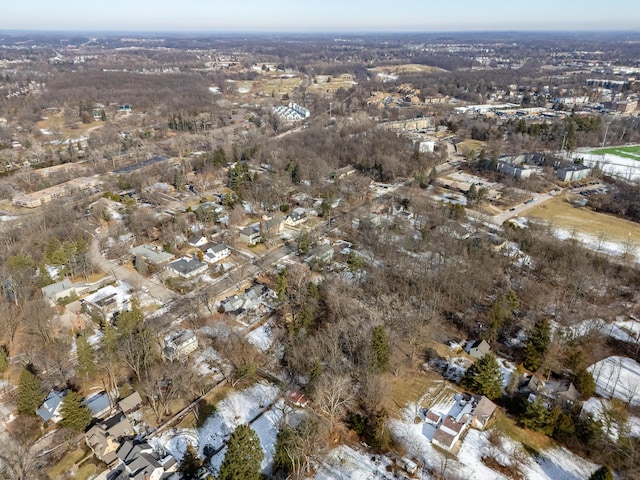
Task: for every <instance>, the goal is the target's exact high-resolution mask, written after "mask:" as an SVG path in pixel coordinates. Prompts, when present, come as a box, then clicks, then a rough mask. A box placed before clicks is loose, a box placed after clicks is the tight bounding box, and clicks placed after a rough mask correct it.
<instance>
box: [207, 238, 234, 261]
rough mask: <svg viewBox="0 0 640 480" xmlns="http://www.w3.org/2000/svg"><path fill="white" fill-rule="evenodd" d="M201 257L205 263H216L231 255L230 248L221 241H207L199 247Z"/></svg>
mask: <svg viewBox="0 0 640 480" xmlns="http://www.w3.org/2000/svg"><path fill="white" fill-rule="evenodd" d="M200 251H201V252H202V259H203V260H204V261H205V262H207V263H216V262H219V261H221V260H224V259H225V258H227V257H228V256H229V255H231V249H230V248H229V247H228V246H226V245H225V244H223V243H219V244H214V243H207V244H205V245H203V246H202V247H201V248H200Z"/></svg>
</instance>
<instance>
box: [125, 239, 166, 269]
mask: <svg viewBox="0 0 640 480" xmlns="http://www.w3.org/2000/svg"><path fill="white" fill-rule="evenodd" d="M129 253H131V255H133V256H136V257H142V258H143V259H144V260H145V261H146V262H148V263H151V264H153V265H164V264H165V263H168V262H170V261H171V260H173V259H174V258H175V255H174V254H172V253H169V252H165V251H164V250H162V249H161V248H160V247H157V246H155V245H151V244H149V243H143V244H142V245H138V246H137V247H134V248H132V249H131V250H129Z"/></svg>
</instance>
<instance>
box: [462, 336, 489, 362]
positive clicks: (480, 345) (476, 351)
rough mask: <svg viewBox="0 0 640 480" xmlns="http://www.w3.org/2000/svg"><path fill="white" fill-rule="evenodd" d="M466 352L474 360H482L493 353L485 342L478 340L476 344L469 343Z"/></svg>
mask: <svg viewBox="0 0 640 480" xmlns="http://www.w3.org/2000/svg"><path fill="white" fill-rule="evenodd" d="M464 351H465V352H467V353H468V354H469V355H470V356H472V357H473V358H477V359H480V358H482V357H484V356H485V355H486V354H487V353H489V352H490V351H491V347H490V346H489V344H488V343H487V342H485V341H484V340H476V341H475V342H468V343H467V346H466V347H465V349H464Z"/></svg>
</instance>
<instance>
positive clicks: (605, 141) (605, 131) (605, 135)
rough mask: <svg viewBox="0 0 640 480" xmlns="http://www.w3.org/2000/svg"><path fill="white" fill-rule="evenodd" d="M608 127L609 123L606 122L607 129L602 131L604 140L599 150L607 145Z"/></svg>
mask: <svg viewBox="0 0 640 480" xmlns="http://www.w3.org/2000/svg"><path fill="white" fill-rule="evenodd" d="M609 125H611V121H609V122H607V127H606V128H605V129H604V138H603V139H602V145H601V148H604V146H605V145H606V144H607V133H608V132H609Z"/></svg>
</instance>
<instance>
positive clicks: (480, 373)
mask: <svg viewBox="0 0 640 480" xmlns="http://www.w3.org/2000/svg"><path fill="white" fill-rule="evenodd" d="M462 386H463V387H465V388H468V389H469V390H471V391H473V392H476V393H479V394H481V395H485V396H486V397H487V398H489V399H491V400H493V399H494V398H498V397H499V396H500V394H501V393H502V372H501V371H500V365H498V361H497V360H496V358H495V357H494V356H493V355H491V354H490V353H487V354H486V355H483V356H482V358H480V359H479V360H478V361H477V362H476V363H474V364H473V365H471V367H469V369H468V370H467V371H466V372H465V374H464V377H462Z"/></svg>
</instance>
